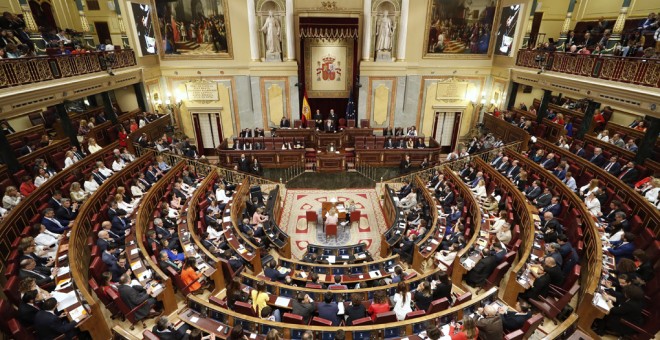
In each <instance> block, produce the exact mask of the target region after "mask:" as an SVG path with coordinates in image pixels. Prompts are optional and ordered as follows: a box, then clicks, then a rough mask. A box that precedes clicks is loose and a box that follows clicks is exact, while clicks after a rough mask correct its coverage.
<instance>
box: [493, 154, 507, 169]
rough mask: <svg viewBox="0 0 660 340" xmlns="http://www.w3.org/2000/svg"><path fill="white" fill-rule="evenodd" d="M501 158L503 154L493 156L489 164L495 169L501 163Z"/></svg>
mask: <svg viewBox="0 0 660 340" xmlns="http://www.w3.org/2000/svg"><path fill="white" fill-rule="evenodd" d="M502 158H504V156H499V157H497V158H495V159H494V160H493V161H492V162H490V165H492V166H493V167H494V168H495V169H497V168H498V167H499V166H500V165H501V164H502Z"/></svg>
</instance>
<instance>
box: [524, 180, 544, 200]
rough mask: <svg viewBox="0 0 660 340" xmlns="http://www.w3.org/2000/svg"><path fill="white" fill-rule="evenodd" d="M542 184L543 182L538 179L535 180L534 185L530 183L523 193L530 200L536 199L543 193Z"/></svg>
mask: <svg viewBox="0 0 660 340" xmlns="http://www.w3.org/2000/svg"><path fill="white" fill-rule="evenodd" d="M540 185H541V183H540V182H539V181H538V180H535V181H534V182H532V185H530V186H529V187H528V188H527V189H525V191H524V192H523V194H525V196H527V199H528V200H530V201H534V200H535V199H536V198H537V197H539V196H540V195H541V193H542V190H541V187H540Z"/></svg>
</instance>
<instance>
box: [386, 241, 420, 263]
mask: <svg viewBox="0 0 660 340" xmlns="http://www.w3.org/2000/svg"><path fill="white" fill-rule="evenodd" d="M415 238H416V236H415V234H411V235H410V236H409V237H407V238H404V239H403V240H402V241H401V243H400V244H399V247H398V248H395V249H394V250H392V253H394V254H398V255H399V256H400V257H401V260H402V261H406V262H408V263H411V262H412V252H413V248H414V247H413V246H414V244H415Z"/></svg>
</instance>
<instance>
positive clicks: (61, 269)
mask: <svg viewBox="0 0 660 340" xmlns="http://www.w3.org/2000/svg"><path fill="white" fill-rule="evenodd" d="M70 271H71V269H70V268H69V266H66V267H59V268H58V269H57V276H62V275H66V274H69V272H70Z"/></svg>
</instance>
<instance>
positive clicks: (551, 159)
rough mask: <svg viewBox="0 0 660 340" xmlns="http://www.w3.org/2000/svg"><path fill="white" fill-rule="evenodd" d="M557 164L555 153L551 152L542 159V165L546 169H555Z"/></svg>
mask: <svg viewBox="0 0 660 340" xmlns="http://www.w3.org/2000/svg"><path fill="white" fill-rule="evenodd" d="M556 165H557V164H556V163H555V154H554V153H552V152H551V153H549V154H548V155H547V156H546V157H545V159H544V160H543V161H541V166H542V167H543V168H544V169H546V170H550V169H554V168H555V166H556Z"/></svg>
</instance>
